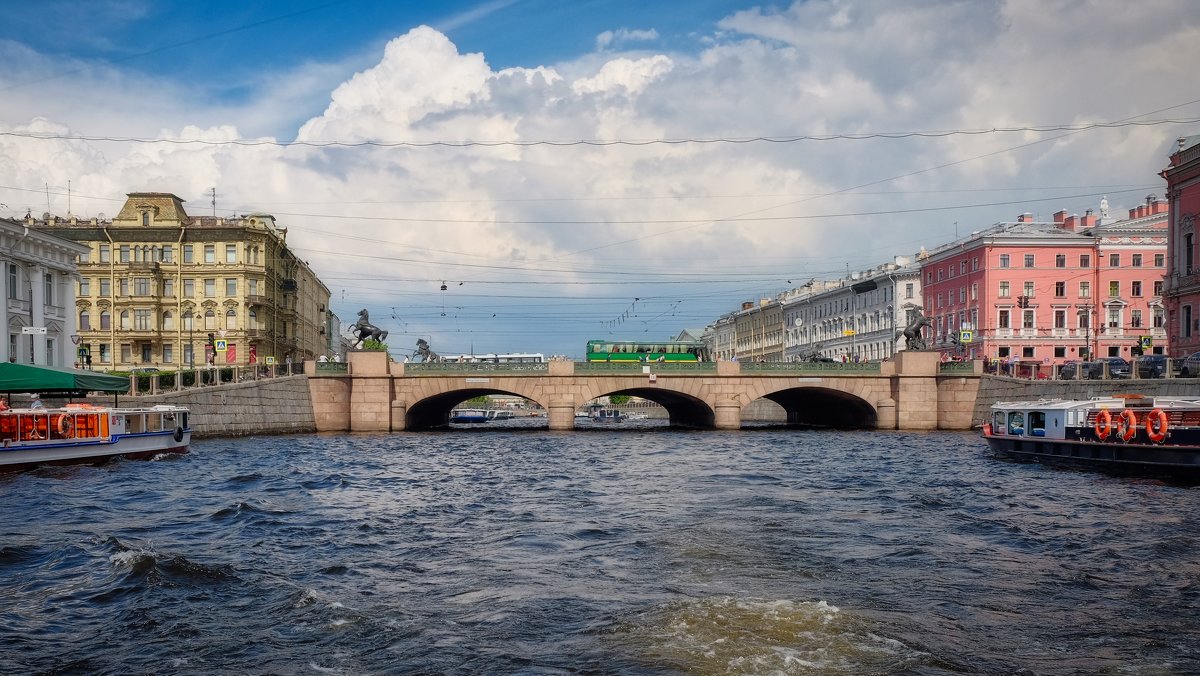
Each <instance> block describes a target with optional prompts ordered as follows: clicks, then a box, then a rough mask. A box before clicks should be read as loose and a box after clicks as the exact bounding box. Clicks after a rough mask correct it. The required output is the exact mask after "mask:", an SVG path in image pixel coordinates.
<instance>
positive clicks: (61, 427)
mask: <svg viewBox="0 0 1200 676" xmlns="http://www.w3.org/2000/svg"><path fill="white" fill-rule="evenodd" d="M54 426H55V428H56V429H58V436H60V437H62V438H63V439H70V438H71V437H72V436H74V432H75V423H74V422H72V420H71V416H69V415H60V416H58V420H57V421H55V424H54Z"/></svg>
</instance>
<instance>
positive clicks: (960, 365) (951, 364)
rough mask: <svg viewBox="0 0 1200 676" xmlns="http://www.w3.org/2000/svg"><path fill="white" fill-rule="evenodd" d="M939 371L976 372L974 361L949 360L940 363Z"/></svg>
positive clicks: (952, 372) (950, 372)
mask: <svg viewBox="0 0 1200 676" xmlns="http://www.w3.org/2000/svg"><path fill="white" fill-rule="evenodd" d="M938 373H944V374H960V373H967V374H970V373H975V362H974V361H947V362H942V363H941V364H939V365H938Z"/></svg>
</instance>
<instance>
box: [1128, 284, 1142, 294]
mask: <svg viewBox="0 0 1200 676" xmlns="http://www.w3.org/2000/svg"><path fill="white" fill-rule="evenodd" d="M1129 295H1130V296H1133V297H1134V298H1141V297H1142V282H1141V280H1134V281H1132V282H1130V283H1129Z"/></svg>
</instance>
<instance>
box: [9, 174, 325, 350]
mask: <svg viewBox="0 0 1200 676" xmlns="http://www.w3.org/2000/svg"><path fill="white" fill-rule="evenodd" d="M127 197H128V199H127V200H126V202H125V205H124V206H123V207H122V208H121V212H120V213H119V214H118V215H117V216H116V217H115V218H113V219H112V220H111V221H105V220H102V219H95V218H94V219H91V220H84V221H80V220H78V219H75V218H70V219H65V220H64V219H57V218H54V217H52V216H47V217H46V218H45V219H44V220H42V221H36V220H35V219H33V218H32V217H27V218H26V225H29V226H31V227H37V228H43V229H45V230H46V231H47V232H50V233H53V234H54V235H57V236H59V237H61V238H63V239H68V240H72V241H75V242H78V243H81V244H86V245H88V246H89V247H90V248H91V251H90V253H88V254H85V255H83V256H80V260H79V292H78V294H77V296H76V301H75V309H76V312H77V319H78V329H77V331H78V335H79V338H80V339H79V344H78V348H79V354H80V356H81V361H82V362H84V364H85V365H86V363H87V361H88V359H87V358H88V357H90V363H91V366H92V367H93V368H96V369H103V370H118V371H121V370H128V369H130V368H134V367H149V366H157V367H159V368H163V369H177V368H189V367H192V366H200V367H203V366H204V365H206V364H209V363H211V364H214V365H216V366H225V365H246V364H251V363H257V364H266V363H269V362H271V361H274V362H275V363H285V362H286V361H289V360H290V361H294V362H297V363H298V362H300V361H302V360H305V359H314V358H315V357H316V356H317V355H319V354H324V353H327V352H328V351H329V345H330V340H329V338H330V336H329V335H328V322H329V319H328V318H329V312H328V306H329V289H328V288H327V287H326V286H325V285H324V284H322V283H321V281H320V280H319V279H317V277H316V275H314V274H313V272H312V270H310V269H309V267H308V265H307V264H306V263H305V262H304V261H301V260H299V259H298V258H296V256H295V254H293V253H292V252H291V250H290V249H288V246H287V229H286V228H281V227H279V226H278V225H277V224H276V223H275V219H274V217H272V216H270V215H266V214H250V215H245V216H237V217H233V218H221V217H209V216H189V215H188V213H187V212H186V211H185V210H184V208H183V200H181V199H179V198H178V197H176V196H175V195H172V194H170V193H129V194H128V195H127ZM214 348H216V349H214ZM221 348H224V349H221Z"/></svg>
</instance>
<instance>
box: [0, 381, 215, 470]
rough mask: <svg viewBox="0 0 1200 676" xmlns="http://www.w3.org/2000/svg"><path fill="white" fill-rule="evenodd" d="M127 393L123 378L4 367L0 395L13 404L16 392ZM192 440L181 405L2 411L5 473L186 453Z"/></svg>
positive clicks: (0, 465)
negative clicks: (118, 458)
mask: <svg viewBox="0 0 1200 676" xmlns="http://www.w3.org/2000/svg"><path fill="white" fill-rule="evenodd" d="M128 390H129V380H128V379H127V378H121V377H118V376H110V375H107V374H103V373H93V372H91V371H77V370H75V369H62V368H53V367H45V366H31V365H28V364H13V363H0V392H4V393H8V394H9V397H8V399H9V401H11V400H12V396H11V395H12V393H26V392H34V393H41V394H44V395H50V394H53V395H56V396H61V397H76V396H83V395H85V394H86V393H87V392H110V393H114V394H116V393H120V392H126V391H128ZM38 403H39V404H40V400H39V401H38ZM5 406H6V407H7V403H6V405H5ZM191 437H192V428H191V425H190V421H189V412H188V409H186V408H184V407H182V406H171V405H155V406H148V407H120V406H117V405H115V404H114V405H113V406H97V405H93V404H76V403H69V404H66V405H63V406H59V407H54V408H46V407H39V408H11V409H7V410H3V411H0V470H3V471H14V470H20V469H27V468H30V467H34V466H37V465H41V464H69V463H95V462H102V461H104V460H107V459H109V458H114V457H126V458H150V457H154V456H156V455H158V454H160V453H186V452H187V450H188V445H189V444H190V443H191Z"/></svg>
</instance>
